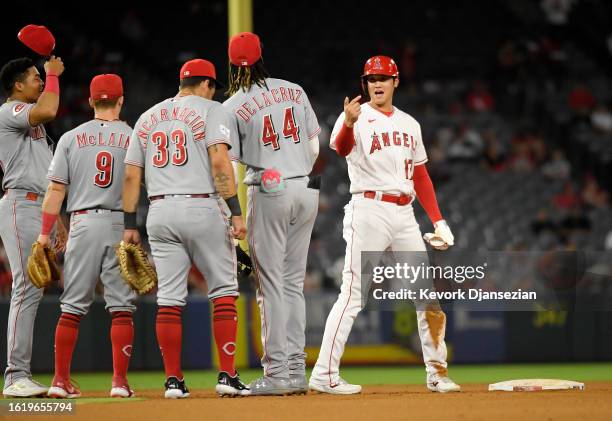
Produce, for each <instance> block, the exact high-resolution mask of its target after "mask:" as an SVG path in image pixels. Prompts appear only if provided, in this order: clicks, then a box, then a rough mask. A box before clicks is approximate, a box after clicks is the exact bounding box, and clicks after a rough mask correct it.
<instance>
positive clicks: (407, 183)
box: [309, 56, 460, 394]
mask: <svg viewBox="0 0 612 421" xmlns="http://www.w3.org/2000/svg"><path fill="white" fill-rule="evenodd" d="M398 75H399V73H398V69H397V66H396V64H395V62H394V61H393V60H392V59H391V58H389V57H386V56H375V57H372V58H370V59H369V60H368V61H367V62H366V64H365V68H364V74H363V76H362V87H363V91H364V94H365V95H367V96H369V98H370V99H369V102H368V103H365V104H363V105H360V104H359V100H360V97H356V98H354V99H353V100H352V101H349V98H346V99H345V100H344V112H343V113H342V114H341V115H340V117H338V120H337V121H336V124H335V126H334V129H333V131H332V135H331V141H330V147H331V148H332V149H334V150H335V151H336V152H337V153H338V154H339V155H341V156H345V157H346V160H347V164H348V173H349V177H350V180H351V187H350V192H351V193H352V195H353V196H352V199H351V201H350V202H349V203H348V204H347V205H346V207H345V217H344V232H343V237H344V240H345V241H346V257H345V264H344V271H343V275H342V287H341V290H340V294H339V296H338V300H337V301H336V303H335V304H334V306H333V308H332V310H331V311H330V314H329V316H328V318H327V323H326V325H325V333H324V335H323V342H322V345H321V350H320V352H319V357H318V359H317V363H316V366H315V368H314V370H313V372H312V376H311V378H310V381H309V387H310V389H311V390H314V391H317V392H322V393H330V394H355V393H360V392H361V386H359V385H354V384H349V383H347V382H346V381H344V380H343V379H342V378H341V377H340V373H339V368H340V359H341V357H342V354H343V352H344V346H345V344H346V341H347V339H348V336H349V333H350V331H351V327H352V325H353V321H354V320H355V317H357V313H359V311H360V310H361V308H362V296H361V294H362V291H361V252H362V251H366V250H370V251H382V250H386V249H389V248H390V249H391V250H393V251H425V250H426V248H425V244H424V241H423V238H422V237H421V231H420V229H419V226H418V224H417V221H416V219H415V217H414V212H413V208H412V202H413V200H414V198H415V196H416V197H417V198H418V199H419V202H420V203H421V205H422V206H423V208H424V209H425V211H426V212H427V215H428V216H429V218H430V220H431V221H432V223H433V224H434V226H435V229H436V238H441V239H442V240H443V241H444V242H445V243H446V245H447V246H450V245H453V244H454V238H453V234H452V233H451V230H450V228H449V227H448V225H447V224H446V222H445V221H444V219H442V216H441V214H440V210H439V209H438V204H437V201H436V196H435V192H434V188H433V185H432V183H431V179H430V178H429V175H428V173H427V169H426V167H425V165H424V164H425V162H427V154H426V152H425V147H424V145H423V139H422V136H421V128H420V125H419V123H418V122H417V121H416V120H415V119H414V118H413V117H411V116H410V115H408V114H406V113H404V112H403V111H401V110H398V109H397V108H395V107H394V106H393V93H394V90H395V88H397V86H398V84H399V79H398ZM363 293H367V292H366V291H364V292H363ZM417 320H418V330H419V336H420V338H421V346H422V349H423V358H424V362H425V367H426V372H427V387H428V388H429V389H430V390H432V391H435V392H454V391H459V390H460V387H459V385H457V384H455V383H454V382H453V381H452V380H451V379H450V378H449V377H448V374H447V363H446V344H445V342H444V335H445V327H446V316H445V315H444V313H443V312H442V311H441V310H440V309H439V307H437V306H434V307H431V308H430V307H428V308H427V311H417Z"/></svg>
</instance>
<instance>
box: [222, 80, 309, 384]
mask: <svg viewBox="0 0 612 421" xmlns="http://www.w3.org/2000/svg"><path fill="white" fill-rule="evenodd" d="M265 82H266V86H264V87H263V88H262V87H258V86H256V85H254V86H253V87H251V89H249V90H248V91H247V92H244V91H239V92H237V93H236V94H235V95H234V96H232V97H231V98H229V99H228V100H227V101H225V103H224V106H225V107H227V108H228V109H229V110H230V112H231V114H232V119H233V122H232V123H233V124H232V126H231V127H230V131H231V132H232V133H234V132H235V135H234V136H235V139H234V143H235V144H236V145H237V147H235V148H234V150H235V152H234V155H236V156H237V157H238V158H239V159H240V160H241V161H242V162H244V163H245V164H246V165H247V175H246V177H245V179H246V180H248V183H247V184H253V185H252V186H250V187H249V190H248V212H247V222H248V226H249V233H248V234H249V235H248V242H249V247H250V252H251V257H252V260H253V263H254V266H255V276H256V279H257V281H258V288H257V298H258V300H257V302H258V304H259V309H260V313H261V332H262V345H263V351H264V352H263V357H262V359H261V363H262V365H263V367H264V373H265V374H266V375H267V376H273V377H280V378H288V377H289V376H293V375H295V376H304V375H305V367H306V364H305V359H306V354H305V353H304V344H305V329H306V307H305V303H304V294H303V289H304V276H305V273H306V261H307V256H308V246H309V244H310V236H311V234H312V228H313V226H314V221H315V218H316V216H317V209H318V200H319V192H318V190H315V189H312V188H309V187H308V177H307V175H308V174H310V172H311V171H312V166H313V164H314V161H315V156H314V155H313V153H312V151H311V149H310V146H309V140H310V139H312V138H314V137H315V136H317V135H318V134H319V132H320V129H319V124H318V123H317V118H316V116H315V113H314V111H313V109H312V107H311V105H310V102H309V101H308V97H307V95H306V93H305V92H304V90H303V89H302V88H301V87H300V86H299V85H296V84H294V83H291V82H287V81H284V80H280V79H266V80H265ZM266 168H275V169H276V170H278V171H279V172H280V173H281V174H282V176H283V177H284V178H285V181H284V182H283V185H284V188H283V189H280V190H279V191H274V192H271V191H266V190H265V189H261V188H260V187H259V186H258V185H257V183H258V178H259V177H257V176H255V174H256V173H260V172H261V170H262V169H266ZM245 182H246V181H245Z"/></svg>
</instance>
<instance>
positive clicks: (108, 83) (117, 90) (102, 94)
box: [89, 73, 123, 101]
mask: <svg viewBox="0 0 612 421" xmlns="http://www.w3.org/2000/svg"><path fill="white" fill-rule="evenodd" d="M89 96H90V97H91V99H93V100H96V101H98V100H101V99H115V98H119V97H120V96H123V81H122V80H121V78H120V77H119V76H118V75H115V74H112V73H109V74H102V75H97V76H94V78H93V79H92V80H91V84H90V85H89Z"/></svg>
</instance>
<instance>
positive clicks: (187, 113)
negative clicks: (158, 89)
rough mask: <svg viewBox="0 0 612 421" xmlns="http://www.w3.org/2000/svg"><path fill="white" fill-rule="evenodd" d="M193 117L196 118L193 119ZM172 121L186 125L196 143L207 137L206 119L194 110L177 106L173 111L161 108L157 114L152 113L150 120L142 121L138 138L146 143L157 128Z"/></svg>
mask: <svg viewBox="0 0 612 421" xmlns="http://www.w3.org/2000/svg"><path fill="white" fill-rule="evenodd" d="M192 117H194V118H193V119H192ZM171 120H176V121H182V122H183V123H185V124H186V125H187V127H189V128H190V129H191V132H192V133H193V140H194V142H197V141H199V140H203V139H204V137H205V136H206V130H205V128H206V122H205V121H204V118H202V116H201V115H200V114H199V113H197V112H196V111H195V110H194V109H192V108H189V107H180V106H176V107H172V111H170V110H169V109H168V108H160V109H159V110H158V111H157V112H156V113H152V114H151V115H150V116H149V118H148V119H146V120H144V121H142V122H141V123H140V125H139V126H138V127H137V128H136V130H138V137H139V138H140V139H141V140H142V141H144V142H146V141H147V139H148V138H149V134H150V133H151V132H152V131H153V129H155V126H157V125H158V124H159V123H160V122H162V121H171Z"/></svg>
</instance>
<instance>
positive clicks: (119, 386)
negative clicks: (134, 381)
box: [110, 379, 134, 398]
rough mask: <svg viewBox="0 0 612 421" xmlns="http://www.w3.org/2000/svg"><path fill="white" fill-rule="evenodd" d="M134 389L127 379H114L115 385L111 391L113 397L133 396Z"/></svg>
mask: <svg viewBox="0 0 612 421" xmlns="http://www.w3.org/2000/svg"><path fill="white" fill-rule="evenodd" d="M133 396H134V391H133V390H132V389H130V385H129V384H128V382H127V379H116V380H115V379H113V386H112V388H111V391H110V397H111V398H131V397H133Z"/></svg>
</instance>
